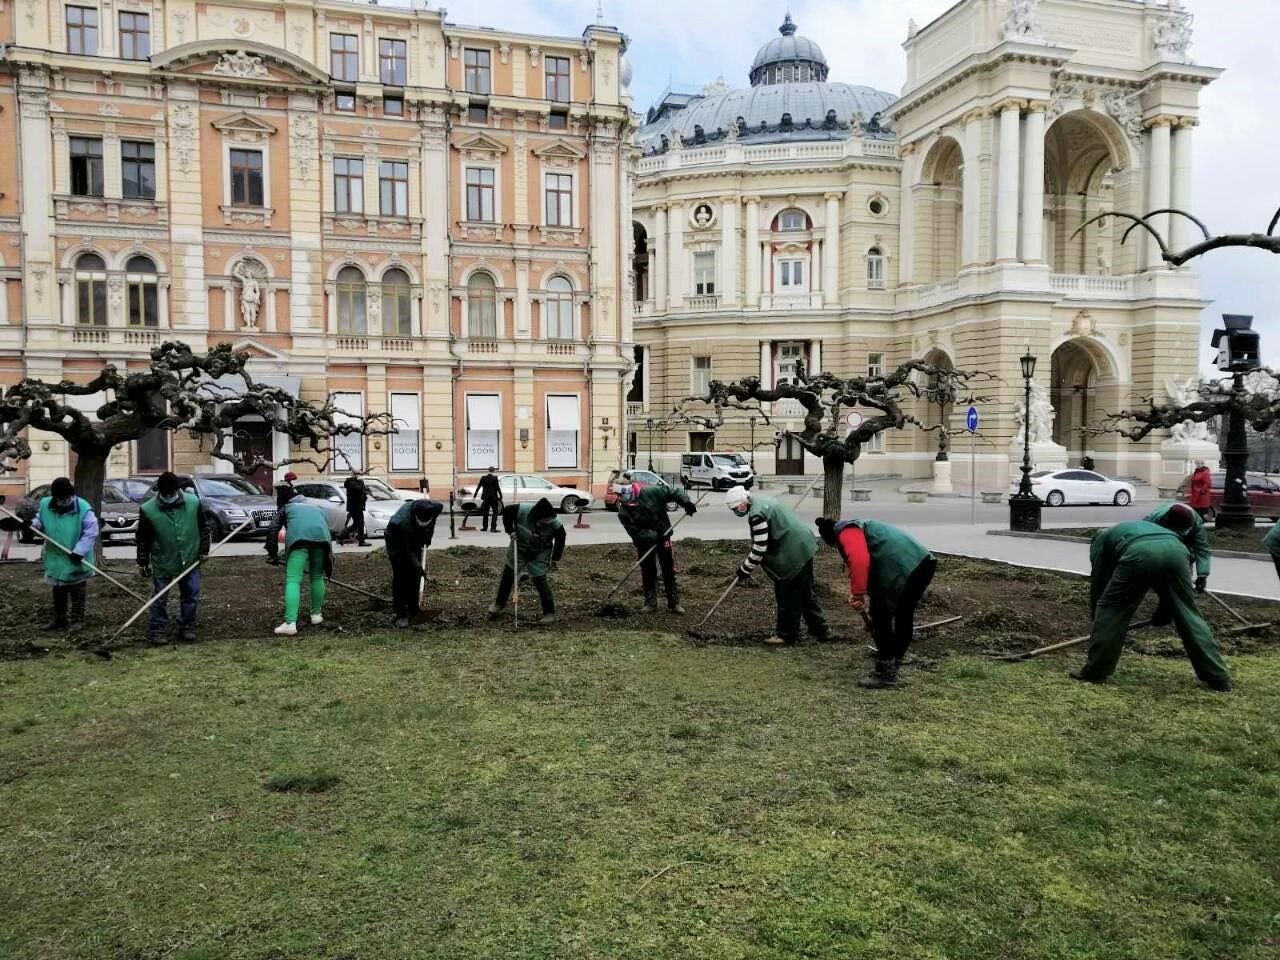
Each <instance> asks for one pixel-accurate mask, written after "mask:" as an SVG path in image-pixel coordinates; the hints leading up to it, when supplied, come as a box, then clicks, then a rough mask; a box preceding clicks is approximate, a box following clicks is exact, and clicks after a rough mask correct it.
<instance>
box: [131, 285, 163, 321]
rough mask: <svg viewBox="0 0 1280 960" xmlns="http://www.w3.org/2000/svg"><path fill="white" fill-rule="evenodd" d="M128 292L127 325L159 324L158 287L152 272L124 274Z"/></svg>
mask: <svg viewBox="0 0 1280 960" xmlns="http://www.w3.org/2000/svg"><path fill="white" fill-rule="evenodd" d="M125 284H126V289H127V291H128V294H129V326H131V327H158V326H160V287H159V285H158V284H157V283H156V275H155V274H154V273H129V274H126V275H125Z"/></svg>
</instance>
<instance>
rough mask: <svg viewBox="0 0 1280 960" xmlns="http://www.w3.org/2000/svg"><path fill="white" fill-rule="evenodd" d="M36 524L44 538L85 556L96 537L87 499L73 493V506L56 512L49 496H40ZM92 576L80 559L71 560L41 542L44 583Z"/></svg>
mask: <svg viewBox="0 0 1280 960" xmlns="http://www.w3.org/2000/svg"><path fill="white" fill-rule="evenodd" d="M36 527H37V529H39V530H40V532H41V533H43V534H44V535H45V536H46V537H47V538H48V539H50V540H52V541H53V542H54V543H58V544H61V545H62V546H64V547H66V548H67V549H68V550H70V551H72V552H73V553H78V554H80V556H82V557H88V556H90V555H91V554H92V553H93V546H94V543H95V542H96V541H97V539H98V526H97V518H96V517H94V515H93V510H91V509H90V508H89V502H88V501H87V500H85V499H84V498H82V497H76V506H75V509H74V510H72V511H71V512H70V513H58V512H57V511H56V510H54V509H53V497H43V498H42V499H41V500H40V506H39V508H38V509H37V510H36ZM92 576H93V571H92V570H90V569H89V568H88V567H86V566H85V565H84V564H82V563H75V562H73V561H72V559H71V558H70V557H69V556H67V554H66V553H65V552H63V551H62V550H59V549H58V548H57V547H51V546H49V545H48V544H45V547H44V579H45V582H46V583H50V584H59V583H80V582H82V581H84V580H88V579H89V578H90V577H92Z"/></svg>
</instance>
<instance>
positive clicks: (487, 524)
mask: <svg viewBox="0 0 1280 960" xmlns="http://www.w3.org/2000/svg"><path fill="white" fill-rule="evenodd" d="M476 489H477V490H478V491H479V492H480V529H481V530H482V531H486V532H492V533H497V532H498V515H499V514H500V513H502V486H501V485H500V484H499V483H498V468H497V467H490V468H489V472H488V473H486V474H485V475H484V476H483V477H481V478H480V482H479V483H478V484H477V485H476Z"/></svg>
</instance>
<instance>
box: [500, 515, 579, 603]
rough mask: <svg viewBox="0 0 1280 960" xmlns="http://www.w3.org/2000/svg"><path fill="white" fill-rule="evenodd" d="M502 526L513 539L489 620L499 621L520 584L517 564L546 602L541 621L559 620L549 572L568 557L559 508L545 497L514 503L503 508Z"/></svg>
mask: <svg viewBox="0 0 1280 960" xmlns="http://www.w3.org/2000/svg"><path fill="white" fill-rule="evenodd" d="M502 528H503V529H504V530H506V532H507V536H509V537H510V538H511V545H510V546H509V547H507V559H506V562H505V563H504V564H503V567H502V577H501V578H500V579H499V580H498V595H497V597H495V598H494V601H493V603H491V604H490V605H489V619H490V620H496V619H498V617H500V616H501V615H502V611H503V610H505V609H506V606H507V601H508V600H509V599H510V598H511V591H512V589H513V588H515V587H516V566H517V564H518V565H519V568H520V569H519V574H520V576H521V577H526V576H527V577H528V578H529V579H530V580H532V581H533V586H534V589H535V590H537V591H538V599H539V600H540V601H541V603H542V619H541V620H539V621H538V622H539V623H544V624H545V623H555V621H556V600H555V597H554V596H553V595H552V593H551V584H550V582H549V581H548V580H547V574H548V573H550V572H551V567H552V564H554V563H557V562H558V561H559V560H560V558H561V557H562V556H564V544H565V532H564V525H563V524H561V522H560V518H559V517H557V516H556V508H555V507H553V506H552V505H551V501H550V500H548V499H547V498H546V497H543V498H542V499H541V500H539V501H538V502H537V503H520V504H515V503H513V504H512V505H511V506H509V507H505V508H504V509H503V511H502Z"/></svg>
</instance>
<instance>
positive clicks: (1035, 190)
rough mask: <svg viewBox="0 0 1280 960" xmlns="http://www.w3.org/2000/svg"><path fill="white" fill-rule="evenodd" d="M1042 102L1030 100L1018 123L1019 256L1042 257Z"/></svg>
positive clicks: (1036, 260) (1026, 259)
mask: <svg viewBox="0 0 1280 960" xmlns="http://www.w3.org/2000/svg"><path fill="white" fill-rule="evenodd" d="M1045 108H1046V104H1045V103H1044V101H1043V100H1036V101H1033V102H1032V103H1031V104H1030V106H1028V108H1027V111H1028V112H1027V116H1026V118H1025V119H1024V120H1023V123H1022V132H1023V137H1024V141H1025V143H1024V146H1023V161H1022V260H1023V262H1024V263H1042V262H1043V261H1044V123H1045V117H1044V112H1045Z"/></svg>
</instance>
